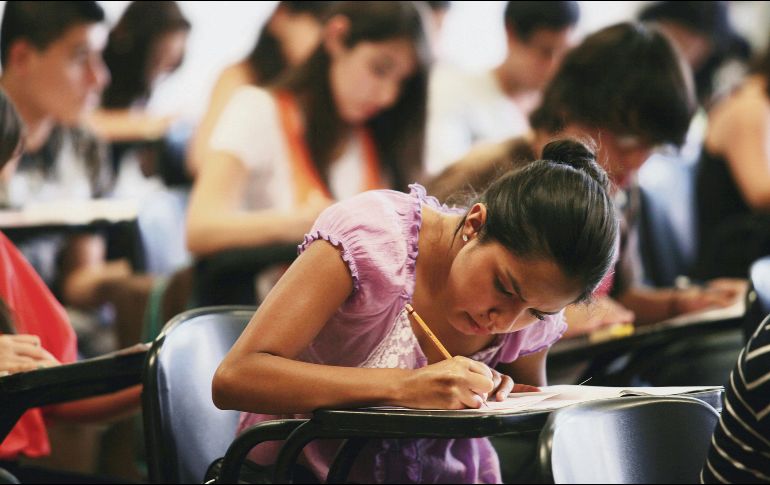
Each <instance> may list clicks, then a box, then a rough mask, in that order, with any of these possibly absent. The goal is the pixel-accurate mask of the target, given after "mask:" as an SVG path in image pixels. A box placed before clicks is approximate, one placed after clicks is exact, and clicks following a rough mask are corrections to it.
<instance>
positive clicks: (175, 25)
mask: <svg viewBox="0 0 770 485" xmlns="http://www.w3.org/2000/svg"><path fill="white" fill-rule="evenodd" d="M189 32H190V22H189V21H188V20H187V19H186V18H185V16H184V14H183V13H182V11H181V10H180V9H179V5H178V4H177V3H176V2H173V1H153V2H132V3H131V4H130V5H129V6H128V7H127V8H126V10H125V11H124V12H123V15H122V16H121V17H120V20H118V23H117V24H116V25H115V27H114V28H113V29H112V31H111V32H110V35H109V39H108V41H107V47H106V48H105V49H104V62H105V63H106V64H107V67H108V68H109V70H110V74H111V76H112V81H111V82H110V85H109V86H108V87H107V88H106V89H105V91H104V96H103V97H102V105H103V106H105V107H107V108H127V107H129V106H131V105H132V104H134V103H137V102H139V103H142V102H146V100H147V98H149V96H150V93H151V91H152V87H153V85H154V84H155V83H156V82H157V81H158V80H159V79H160V78H162V77H164V76H166V75H168V74H171V73H172V72H174V71H175V70H176V69H177V68H178V67H179V66H180V65H181V64H182V60H183V59H184V53H185V46H186V44H187V36H188V34H189Z"/></svg>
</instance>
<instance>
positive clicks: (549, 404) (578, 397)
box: [373, 385, 722, 414]
mask: <svg viewBox="0 0 770 485" xmlns="http://www.w3.org/2000/svg"><path fill="white" fill-rule="evenodd" d="M721 390H722V386H682V387H605V386H579V385H558V386H545V387H542V388H541V391H540V392H518V393H511V394H510V395H509V396H508V399H506V400H505V401H487V404H488V406H482V407H481V408H478V409H464V410H463V411H467V412H473V413H481V414H485V413H486V414H489V413H494V414H507V413H519V412H528V411H550V410H553V409H559V408H562V407H565V406H569V405H571V404H578V403H581V402H586V401H594V400H597V399H611V398H616V397H623V396H686V395H687V394H691V393H695V392H704V391H721ZM373 409H391V410H392V409H403V408H395V407H382V408H380V407H378V408H373ZM431 411H432V412H441V411H446V412H450V413H456V412H457V411H456V410H431Z"/></svg>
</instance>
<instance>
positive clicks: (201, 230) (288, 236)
mask: <svg viewBox="0 0 770 485" xmlns="http://www.w3.org/2000/svg"><path fill="white" fill-rule="evenodd" d="M194 217H195V216H191V217H190V219H189V221H188V230H187V245H188V248H189V249H190V251H191V252H192V253H194V254H197V255H206V254H211V253H215V252H217V251H222V250H225V249H234V248H249V247H257V246H261V245H269V244H281V243H296V242H298V241H300V240H301V239H302V237H303V236H304V234H305V232H307V231H309V230H310V227H311V225H312V222H309V221H306V220H298V219H299V218H298V217H297V216H296V215H295V214H294V213H291V212H287V211H279V210H261V211H257V212H239V213H233V214H222V213H218V214H216V215H215V214H211V216H210V217H199V218H197V219H196V218H194Z"/></svg>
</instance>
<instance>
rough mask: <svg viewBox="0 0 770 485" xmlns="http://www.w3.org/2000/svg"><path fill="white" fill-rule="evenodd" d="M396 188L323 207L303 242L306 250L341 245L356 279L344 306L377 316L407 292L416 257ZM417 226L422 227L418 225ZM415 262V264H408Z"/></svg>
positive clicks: (342, 255) (339, 246)
mask: <svg viewBox="0 0 770 485" xmlns="http://www.w3.org/2000/svg"><path fill="white" fill-rule="evenodd" d="M396 194H398V193H395V192H393V191H373V192H366V193H363V194H359V195H357V196H355V197H352V198H350V199H347V200H345V201H342V202H338V203H337V204H334V205H333V206H331V207H329V208H327V209H326V210H324V211H323V212H322V213H321V215H320V216H319V217H318V219H317V220H316V222H315V224H314V225H313V228H312V229H311V231H310V233H308V234H307V235H306V236H305V239H304V241H303V242H302V244H300V246H299V252H300V253H302V252H303V251H305V249H307V248H308V246H310V245H311V244H313V243H314V242H316V241H318V240H324V241H327V242H328V243H330V244H332V245H333V246H334V247H336V248H337V249H339V251H340V255H341V257H342V260H343V261H344V262H345V264H346V265H347V267H348V270H349V271H350V275H351V277H352V279H353V292H352V294H351V296H350V298H349V299H348V301H347V302H346V303H345V306H344V308H343V309H342V311H344V312H346V313H347V312H355V313H358V314H366V315H373V314H377V313H380V312H382V311H384V310H386V309H387V308H388V307H389V306H391V305H392V304H393V302H394V300H395V299H397V298H399V297H400V296H402V295H403V293H404V289H405V287H406V285H407V280H408V275H409V271H410V270H412V271H413V269H414V265H413V262H414V257H410V255H411V253H412V251H411V250H412V249H416V248H411V246H410V244H409V241H408V240H407V237H408V234H406V233H405V231H407V230H408V227H406V228H405V225H404V216H406V217H407V218H408V216H409V214H408V213H406V212H407V211H405V210H403V207H402V206H403V201H402V200H401V199H403V198H406V197H408V196H407V195H406V194H399V195H396ZM417 230H419V228H418V229H417ZM410 263H412V264H410Z"/></svg>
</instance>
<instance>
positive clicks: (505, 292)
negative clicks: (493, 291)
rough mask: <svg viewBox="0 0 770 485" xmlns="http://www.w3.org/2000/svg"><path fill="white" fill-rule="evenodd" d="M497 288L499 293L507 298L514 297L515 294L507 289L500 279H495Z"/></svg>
mask: <svg viewBox="0 0 770 485" xmlns="http://www.w3.org/2000/svg"><path fill="white" fill-rule="evenodd" d="M495 288H497V291H499V292H500V293H502V294H504V295H506V296H513V293H511V292H510V291H508V290H506V289H505V287H504V286H503V283H502V282H501V281H500V278H495Z"/></svg>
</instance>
